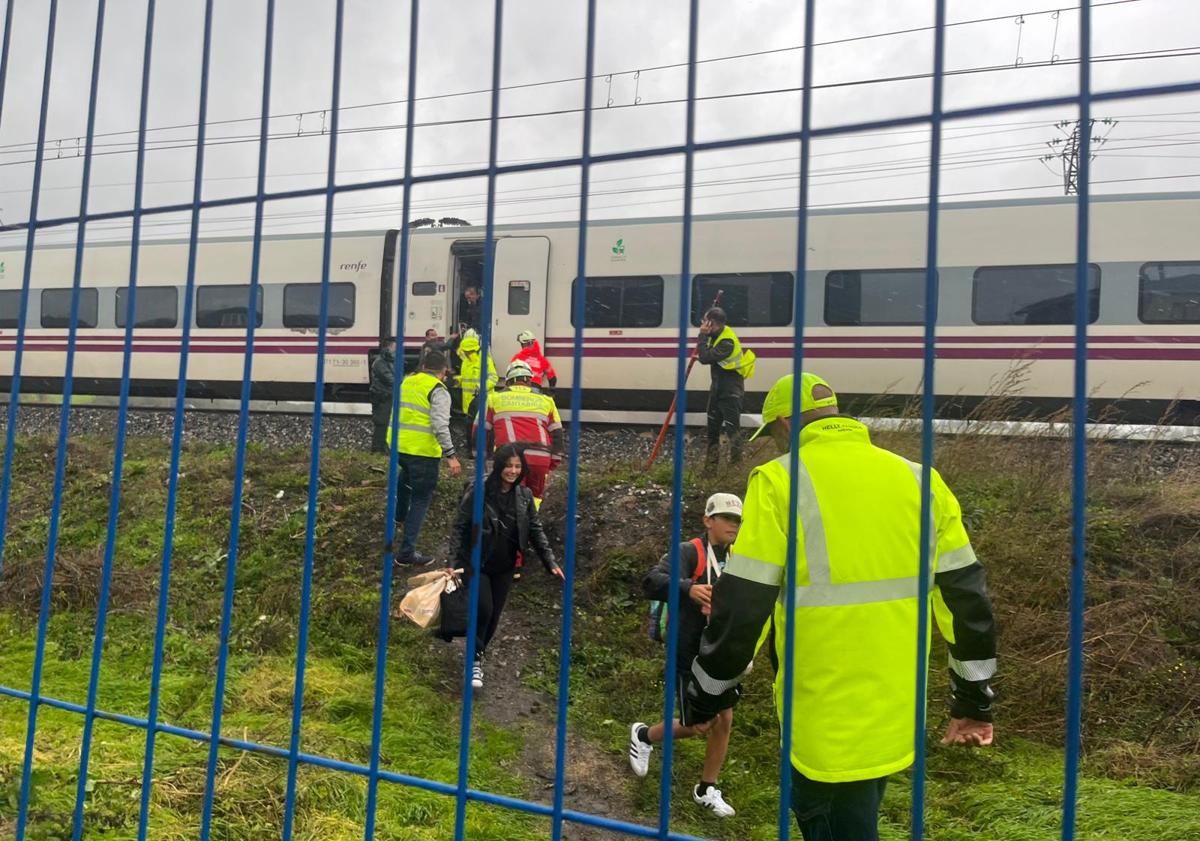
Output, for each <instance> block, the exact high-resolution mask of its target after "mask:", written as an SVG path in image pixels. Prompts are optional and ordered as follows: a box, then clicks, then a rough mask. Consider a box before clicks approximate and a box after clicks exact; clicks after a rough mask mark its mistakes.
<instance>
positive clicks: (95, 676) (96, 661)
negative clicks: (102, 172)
mask: <svg viewBox="0 0 1200 841" xmlns="http://www.w3.org/2000/svg"><path fill="white" fill-rule="evenodd" d="M154 3H155V0H147V3H146V41H145V46H144V47H143V51H142V92H141V102H140V103H139V108H138V134H137V163H136V165H135V171H134V179H133V180H134V186H133V210H134V215H133V229H132V231H131V233H130V238H129V286H128V288H127V295H126V300H125V340H124V344H123V346H122V349H121V386H120V397H119V399H118V406H117V436H116V442H115V445H114V447H113V470H112V488H111V490H110V493H109V501H108V526H107V534H106V536H105V542H104V561H103V567H102V569H101V573H100V595H99V598H98V599H97V603H96V626H95V631H94V632H93V635H92V667H91V674H90V676H89V678H88V692H87V712H85V713H84V719H83V740H82V744H81V745H80V748H79V778H78V780H77V781H76V788H75V818H74V829H73V831H72V836H71V837H72V841H80V839H81V838H82V837H83V802H84V798H85V797H86V795H87V778H88V761H89V759H90V757H91V750H92V730H93V728H94V726H95V722H96V693H97V692H98V691H99V687H100V662H101V658H102V656H103V654H104V631H105V628H106V626H107V621H108V597H109V588H110V585H111V583H112V567H113V555H114V553H115V552H116V548H117V526H118V523H119V520H120V512H121V478H122V476H123V475H124V467H125V430H126V425H127V423H128V420H129V380H130V376H131V373H132V366H133V328H134V325H135V324H136V322H137V317H136V314H137V309H136V306H137V282H138V257H139V255H140V253H141V235H142V215H141V209H142V198H143V191H144V189H145V179H146V121H147V119H148V113H149V108H150V59H151V56H152V54H153V49H154ZM96 46H97V58H99V54H98V48H99V46H100V42H99V40H97V42H96ZM82 228H83V225H82V223H81V224H80V230H81V231H82ZM79 241H80V242H82V241H83V240H82V238H80V240H79ZM71 294H72V301H71V305H72V307H77V306H78V301H77V300H76V299H77V297H78V294H79V292H78V284H76V287H75V288H74V289H72V293H71ZM77 319H78V310H76V312H75V314H74V318H73V319H72V321H73V322H74V321H76V320H77ZM69 411H70V407H69V406H67V405H64V406H63V415H64V418H65V416H66V415H67V414H68V412H69ZM62 431H63V432H64V433H65V432H66V423H64V424H63V429H62ZM66 443H67V442H66V440H65V438H64V439H63V440H61V441H60V442H59V446H60V447H62V448H63V449H65V448H66Z"/></svg>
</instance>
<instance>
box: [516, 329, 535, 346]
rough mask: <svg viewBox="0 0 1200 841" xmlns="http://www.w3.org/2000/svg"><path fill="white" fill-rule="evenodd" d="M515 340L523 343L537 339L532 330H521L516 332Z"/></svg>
mask: <svg viewBox="0 0 1200 841" xmlns="http://www.w3.org/2000/svg"><path fill="white" fill-rule="evenodd" d="M517 341H518V342H520V343H521V344H523V345H528V344H532V343H533V342H536V341H537V336H535V335H533V331H532V330H522V331H521V332H520V333H518V334H517Z"/></svg>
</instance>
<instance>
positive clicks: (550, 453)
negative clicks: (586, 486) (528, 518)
mask: <svg viewBox="0 0 1200 841" xmlns="http://www.w3.org/2000/svg"><path fill="white" fill-rule="evenodd" d="M504 379H505V382H506V383H507V384H508V387H507V388H505V389H503V390H500V391H493V392H492V393H491V394H489V395H488V398H487V415H486V417H485V419H484V427H485V428H486V429H487V436H488V452H489V453H491V452H492V451H493V450H494V449H496V448H498V447H502V446H504V445H505V444H521V445H523V446H524V451H525V461H526V463H527V464H528V465H529V471H528V473H526V475H525V480H524V482H523V483H522V484H524V485H525V486H526V487H527V488H529V489H530V490H531V491H533V501H534V503H535V504H536V505H538V506H540V505H541V504H542V495H543V494H544V493H545V491H546V477H547V476H548V475H549V473H550V471H551V470H553V469H554V468H555V467H557V466H558V465H559V463H560V462H561V461H562V458H563V452H564V450H563V428H562V418H560V417H559V415H558V407H557V406H555V405H554V398H553V397H551V396H550V395H548V394H542V393H541V392H540V391H538V390H537V389H536V388H533V387H532V386H531V385H530V381H531V380H532V379H533V372H532V371H530V370H529V366H528V365H526V364H525V363H524V362H513V363H512V364H511V365H509V366H508V371H507V373H506V374H505V377H504ZM472 437H474V432H472Z"/></svg>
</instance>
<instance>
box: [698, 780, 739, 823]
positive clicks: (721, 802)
mask: <svg viewBox="0 0 1200 841" xmlns="http://www.w3.org/2000/svg"><path fill="white" fill-rule="evenodd" d="M692 799H693V800H695V801H696V803H697V804H699V805H700V806H703V807H704V808H705V809H708V810H709V811H711V812H712V813H713V814H714V815H716V816H717V817H718V818H732V817H733V816H734V815H736V814H737V813H736V812H734V811H733V807H732V806H730V805H729V804H728V803H726V802H725V798H724V797H722V796H721V789H719V788H715V787H714V788H710V789H709V790H708V793H706V794H704V795H703V796H701V794H700V786H693V787H692Z"/></svg>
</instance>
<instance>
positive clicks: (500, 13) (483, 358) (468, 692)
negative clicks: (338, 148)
mask: <svg viewBox="0 0 1200 841" xmlns="http://www.w3.org/2000/svg"><path fill="white" fill-rule="evenodd" d="M492 27H493V29H492V96H491V120H490V121H489V122H488V174H487V223H486V224H485V225H484V235H483V286H484V288H483V315H482V318H481V319H480V322H481V323H480V325H479V326H480V328H482V329H481V330H480V334H481V335H480V337H479V344H480V347H479V390H478V391H477V392H476V394H477V395H478V398H477V399H476V404H477V405H476V407H475V429H474V430H473V434H474V435H475V498H474V507H473V510H472V512H471V533H472V534H473V535H474V536H475V537H474V540H473V541H472V545H471V569H470V573H471V576H470V578H471V581H470V586H469V587H468V593H467V598H468V602H469V604H470V610H469V611H468V620H467V640H466V648H465V653H464V655H463V695H462V698H463V705H462V720H461V723H460V729H459V735H458V739H459V744H458V796H457V800H456V802H455V807H454V841H464V839H465V838H466V832H467V823H466V821H467V789H468V782H469V778H470V770H471V714H472V712H473V710H474V702H475V687H474V686H473V685H472V683H471V672H472V669H473V667H474V663H475V656H476V654H477V652H476V646H475V633H476V631H477V630H478V628H479V586H480V582H479V579H480V577H481V576H480V566H481V563H482V558H481V557H480V555H481V552H482V549H483V545H482V544H483V535H482V529H481V528H480V524H481V523H482V522H483V496H484V486H483V474H484V464H485V462H486V461H487V458H486V454H487V430H486V429H485V428H484V422H483V418H484V415H485V414H486V413H487V394H488V361H489V360H490V359H491V357H492V302H493V299H494V298H495V296H494V295H493V294H492V293H493V292H494V290H495V285H496V156H497V154H498V150H499V143H500V133H499V132H500V67H501V64H500V57H501V46H502V45H503V41H504V39H503V34H504V0H496V16H495V20H494V21H493V23H492Z"/></svg>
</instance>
